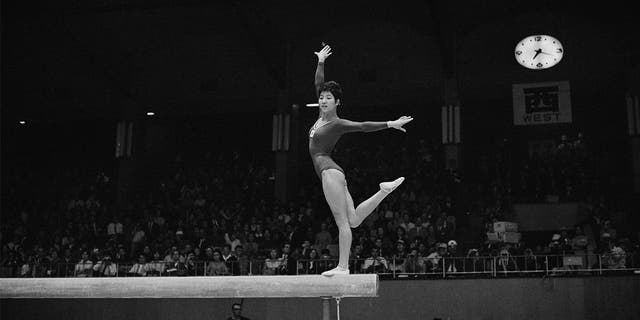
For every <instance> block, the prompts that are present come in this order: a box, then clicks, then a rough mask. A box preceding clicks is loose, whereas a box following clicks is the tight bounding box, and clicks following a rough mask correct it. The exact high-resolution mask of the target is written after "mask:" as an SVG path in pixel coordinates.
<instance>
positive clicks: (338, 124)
mask: <svg viewBox="0 0 640 320" xmlns="http://www.w3.org/2000/svg"><path fill="white" fill-rule="evenodd" d="M323 83H324V63H322V62H319V63H318V67H317V68H316V75H315V85H316V94H317V95H319V94H320V92H318V89H319V88H320V86H321V85H322V84H323ZM386 128H387V123H386V122H384V121H380V122H377V121H376V122H374V121H365V122H354V121H349V120H346V119H340V118H338V119H335V120H333V121H330V122H327V123H325V124H324V125H322V126H320V127H319V128H317V129H316V130H315V131H314V132H313V134H312V133H311V131H312V130H313V128H311V129H309V154H310V155H311V161H312V162H313V167H314V169H315V170H316V173H317V174H318V177H319V178H320V179H322V171H324V170H326V169H337V170H340V171H341V172H342V173H344V170H342V168H340V166H339V165H338V164H336V163H335V161H333V159H331V152H332V151H333V148H334V147H335V145H336V143H337V142H338V140H339V139H340V137H341V136H342V135H343V134H345V133H348V132H358V131H360V132H371V131H378V130H382V129H386Z"/></svg>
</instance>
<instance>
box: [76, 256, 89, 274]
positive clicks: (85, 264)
mask: <svg viewBox="0 0 640 320" xmlns="http://www.w3.org/2000/svg"><path fill="white" fill-rule="evenodd" d="M81 257H82V258H81V259H80V261H79V262H78V263H76V268H75V274H76V277H91V276H93V261H91V260H90V259H89V253H88V252H87V251H83V252H82V255H81Z"/></svg>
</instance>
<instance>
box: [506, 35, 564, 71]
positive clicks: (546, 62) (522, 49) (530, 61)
mask: <svg viewBox="0 0 640 320" xmlns="http://www.w3.org/2000/svg"><path fill="white" fill-rule="evenodd" d="M514 51H515V52H514V53H515V58H516V61H518V63H519V64H521V65H522V66H524V67H526V68H529V69H547V68H551V67H553V66H555V65H556V64H558V62H560V60H562V55H563V54H564V48H563V47H562V43H560V40H558V39H556V38H554V37H552V36H548V35H532V36H528V37H526V38H524V39H522V40H521V41H520V42H518V44H517V45H516V48H515V50H514Z"/></svg>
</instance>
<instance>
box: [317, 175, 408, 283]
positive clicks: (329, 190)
mask: <svg viewBox="0 0 640 320" xmlns="http://www.w3.org/2000/svg"><path fill="white" fill-rule="evenodd" d="M402 181H404V178H402V177H401V178H398V179H396V180H394V181H391V182H383V183H381V184H380V191H378V192H377V193H375V194H374V195H373V196H372V197H371V198H369V199H367V200H365V201H363V202H362V203H361V204H360V205H358V207H357V208H354V206H353V200H352V199H351V195H350V194H349V189H348V188H347V185H346V180H345V177H344V174H343V173H342V172H341V171H340V170H337V169H327V170H324V171H322V189H323V191H324V195H325V198H326V199H327V203H328V204H329V208H330V209H331V212H332V213H333V217H334V219H335V220H336V225H337V226H338V247H339V255H340V257H339V260H338V266H337V267H335V268H334V269H331V270H328V271H325V272H323V273H322V275H323V276H333V275H336V274H349V254H350V251H351V242H352V235H351V228H352V226H353V227H355V226H358V225H360V223H362V221H363V220H364V219H365V218H366V217H367V216H368V215H369V214H371V212H373V210H375V208H376V207H377V206H378V205H379V204H380V202H381V201H382V200H383V199H384V198H385V197H386V196H387V195H388V194H389V193H391V191H393V190H394V189H395V188H397V187H398V186H399V185H400V184H401V183H402Z"/></svg>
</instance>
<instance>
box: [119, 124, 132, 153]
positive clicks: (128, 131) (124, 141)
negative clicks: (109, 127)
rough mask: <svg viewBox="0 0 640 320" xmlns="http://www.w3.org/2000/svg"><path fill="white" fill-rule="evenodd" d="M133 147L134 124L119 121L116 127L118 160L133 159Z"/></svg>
mask: <svg viewBox="0 0 640 320" xmlns="http://www.w3.org/2000/svg"><path fill="white" fill-rule="evenodd" d="M132 146H133V122H132V121H119V122H118V124H117V126H116V158H124V157H131V154H132V149H133V147H132Z"/></svg>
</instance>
